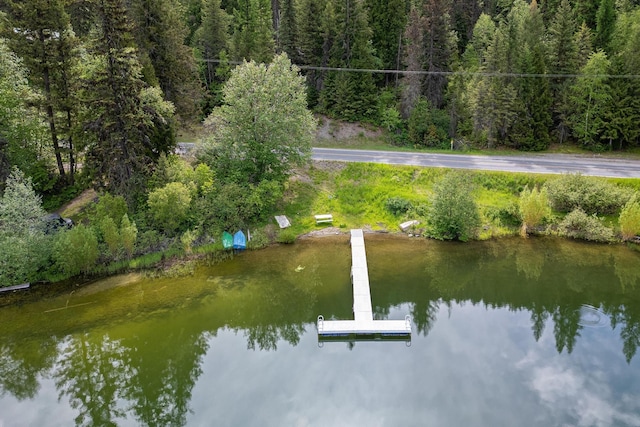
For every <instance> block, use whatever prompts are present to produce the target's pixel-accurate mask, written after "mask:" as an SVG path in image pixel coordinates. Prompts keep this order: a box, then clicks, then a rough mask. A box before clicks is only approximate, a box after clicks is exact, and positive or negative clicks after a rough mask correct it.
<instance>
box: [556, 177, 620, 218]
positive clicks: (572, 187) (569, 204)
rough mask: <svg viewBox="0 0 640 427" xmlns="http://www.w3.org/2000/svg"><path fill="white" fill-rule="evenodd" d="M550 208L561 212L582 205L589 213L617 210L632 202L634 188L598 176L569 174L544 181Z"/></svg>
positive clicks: (610, 212) (609, 212) (581, 207)
mask: <svg viewBox="0 0 640 427" xmlns="http://www.w3.org/2000/svg"><path fill="white" fill-rule="evenodd" d="M545 187H546V189H547V194H548V196H549V203H550V204H551V207H552V208H553V209H555V210H557V211H559V212H571V211H573V210H574V209H576V208H580V209H581V210H583V211H584V212H585V213H587V214H589V215H593V214H596V215H609V214H614V213H616V212H617V211H618V210H619V209H620V208H622V206H624V205H625V203H627V201H629V199H630V197H631V195H632V191H631V190H629V189H626V188H620V187H618V186H616V185H613V184H610V183H608V182H607V181H604V180H603V179H599V178H592V177H585V176H582V175H580V174H567V175H563V176H562V177H561V178H559V179H554V180H550V181H547V183H546V184H545Z"/></svg>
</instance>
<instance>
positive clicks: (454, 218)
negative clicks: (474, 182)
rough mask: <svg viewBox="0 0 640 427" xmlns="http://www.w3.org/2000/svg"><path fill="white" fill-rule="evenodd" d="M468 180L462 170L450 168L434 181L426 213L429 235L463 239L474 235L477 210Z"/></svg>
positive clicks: (439, 237) (477, 223) (477, 216)
mask: <svg viewBox="0 0 640 427" xmlns="http://www.w3.org/2000/svg"><path fill="white" fill-rule="evenodd" d="M469 182H470V180H469V179H468V178H467V176H466V175H465V174H463V173H458V172H451V173H449V174H447V175H445V176H444V178H442V179H441V180H440V181H439V182H437V183H436V184H435V185H434V195H433V199H432V201H431V206H430V208H429V213H428V217H427V219H428V222H429V226H430V229H429V230H428V234H429V235H430V236H431V237H434V238H436V239H441V240H454V239H458V240H462V241H466V240H468V239H469V238H471V237H473V236H474V235H475V233H476V230H477V228H478V227H479V226H480V214H479V213H478V207H477V205H476V202H475V200H473V197H472V195H471V190H472V188H471V184H470V183H469Z"/></svg>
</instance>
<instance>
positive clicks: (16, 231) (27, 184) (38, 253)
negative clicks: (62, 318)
mask: <svg viewBox="0 0 640 427" xmlns="http://www.w3.org/2000/svg"><path fill="white" fill-rule="evenodd" d="M44 215H45V211H44V210H43V209H42V206H41V203H40V198H39V197H38V196H37V195H36V194H35V192H34V191H33V185H32V183H31V179H30V178H26V177H25V176H24V174H23V173H22V172H21V171H20V170H19V169H17V168H14V169H13V170H12V172H11V174H10V175H9V177H8V178H7V183H6V188H5V191H4V195H3V196H2V197H1V198H0V286H11V285H17V284H21V283H24V282H29V281H32V280H35V279H36V278H37V274H38V273H37V272H38V270H39V269H41V268H43V267H44V266H46V261H47V257H48V254H49V251H50V245H49V242H48V240H49V239H48V237H47V236H45V234H44V228H43V222H42V218H43V216H44Z"/></svg>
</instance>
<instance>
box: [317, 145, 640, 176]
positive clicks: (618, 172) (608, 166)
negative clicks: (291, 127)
mask: <svg viewBox="0 0 640 427" xmlns="http://www.w3.org/2000/svg"><path fill="white" fill-rule="evenodd" d="M312 158H313V160H332V161H339V162H370V163H387V164H392V165H412V166H426V167H432V168H453V169H477V170H491V171H505V172H529V173H544V174H561V173H577V172H580V173H581V174H583V175H591V176H607V177H615V178H640V161H638V160H619V159H611V158H606V157H599V156H597V155H593V156H589V155H571V154H530V155H526V156H516V155H514V156H472V155H465V154H427V153H409V152H397V151H373V150H344V149H335V148H314V149H313V154H312Z"/></svg>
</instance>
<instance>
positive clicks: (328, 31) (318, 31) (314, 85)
mask: <svg viewBox="0 0 640 427" xmlns="http://www.w3.org/2000/svg"><path fill="white" fill-rule="evenodd" d="M327 7H328V5H327V0H300V8H299V11H300V12H299V13H298V14H297V15H296V20H297V23H296V27H297V28H298V30H299V38H298V44H299V61H300V64H301V65H310V66H316V67H318V66H327V64H328V62H329V48H330V47H331V44H333V35H334V31H333V29H332V28H330V27H329V26H327V25H324V23H325V21H327V20H326V19H325V16H326V15H325V14H326V13H331V12H332V11H333V9H332V8H329V9H327ZM331 18H333V15H331ZM324 74H325V73H323V72H321V71H317V70H309V71H307V72H306V76H307V85H308V98H309V105H310V106H315V105H316V104H317V103H318V97H319V93H320V90H321V89H322V85H323V79H324Z"/></svg>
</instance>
